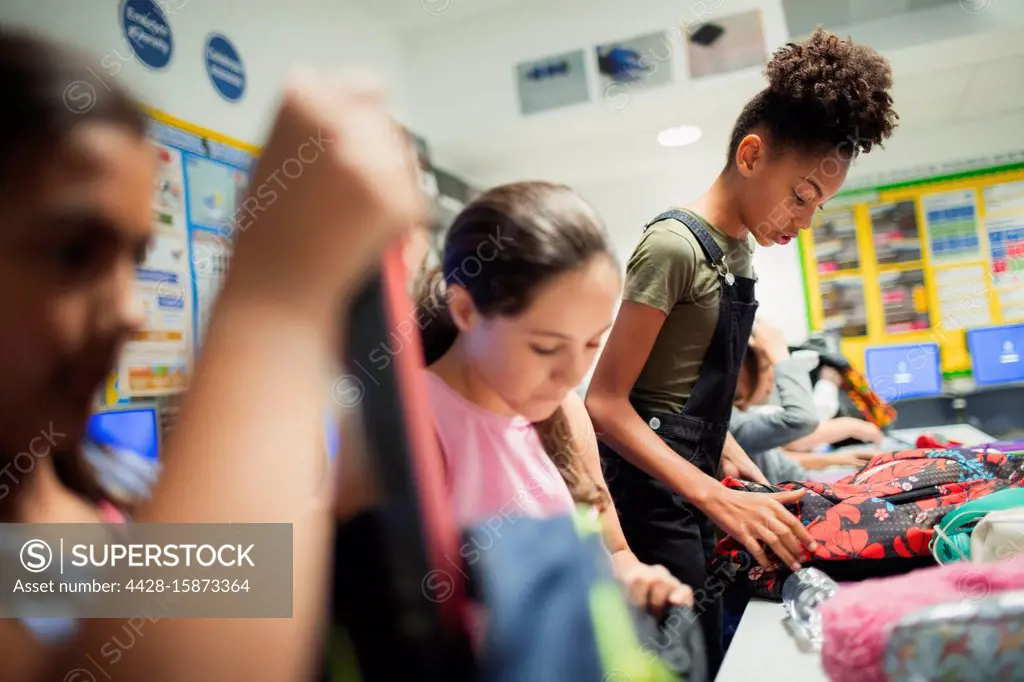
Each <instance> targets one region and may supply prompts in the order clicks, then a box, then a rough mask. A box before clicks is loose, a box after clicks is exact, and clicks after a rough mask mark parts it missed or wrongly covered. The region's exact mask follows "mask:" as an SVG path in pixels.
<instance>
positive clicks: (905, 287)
mask: <svg viewBox="0 0 1024 682" xmlns="http://www.w3.org/2000/svg"><path fill="white" fill-rule="evenodd" d="M878 284H879V286H880V287H881V289H882V312H883V314H884V316H885V332H886V333H887V334H899V333H901V332H910V331H918V330H921V329H928V328H929V327H930V326H931V321H930V319H929V316H928V292H927V290H926V289H925V285H924V270H920V269H914V270H905V271H903V272H883V273H881V274H880V275H879V276H878Z"/></svg>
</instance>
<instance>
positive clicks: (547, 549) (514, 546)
mask: <svg viewBox="0 0 1024 682" xmlns="http://www.w3.org/2000/svg"><path fill="white" fill-rule="evenodd" d="M495 534H499V535H500V542H496V541H495V540H496V538H495ZM466 543H467V544H466V545H464V547H471V548H475V549H472V550H470V551H467V552H464V553H463V556H464V557H465V558H466V560H467V564H468V567H469V571H470V572H471V574H472V579H473V581H474V583H475V584H476V591H477V592H478V594H479V597H480V601H482V602H483V603H484V604H486V607H487V614H488V615H487V634H486V637H485V640H484V649H483V652H482V656H481V670H480V672H481V676H480V679H483V680H487V681H488V682H542V681H544V680H552V681H554V680H575V681H578V682H588V681H593V682H601V680H602V679H603V678H604V677H605V671H604V670H603V669H602V665H601V662H600V657H599V652H598V649H597V644H596V640H595V632H594V627H593V623H592V619H591V610H590V609H591V607H590V596H591V586H592V585H594V584H595V583H596V582H598V581H602V580H604V581H614V580H615V578H614V576H613V575H612V572H611V567H610V566H609V565H608V563H607V561H606V560H605V558H604V555H603V551H604V550H603V547H602V545H601V539H600V537H599V536H593V537H585V538H582V539H581V538H580V537H579V535H578V534H577V531H576V527H575V524H574V521H573V519H572V518H571V517H568V516H563V517H555V518H550V519H526V518H519V519H514V520H512V522H510V523H508V524H505V525H504V527H500V528H497V529H495V528H494V527H493V524H491V525H485V526H478V527H476V528H473V529H471V530H469V531H467V533H466ZM581 550H582V551H581Z"/></svg>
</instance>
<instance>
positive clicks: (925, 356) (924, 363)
mask: <svg viewBox="0 0 1024 682" xmlns="http://www.w3.org/2000/svg"><path fill="white" fill-rule="evenodd" d="M864 364H865V366H866V368H867V379H868V383H869V384H870V385H871V388H872V389H873V390H874V391H875V393H877V394H878V395H879V397H881V398H882V399H883V400H886V401H888V402H890V403H895V402H897V401H899V400H904V399H906V398H920V397H923V396H929V395H940V394H941V393H942V369H941V367H940V365H939V346H938V344H936V343H909V344H901V345H898V346H872V347H869V348H867V349H866V350H865V351H864Z"/></svg>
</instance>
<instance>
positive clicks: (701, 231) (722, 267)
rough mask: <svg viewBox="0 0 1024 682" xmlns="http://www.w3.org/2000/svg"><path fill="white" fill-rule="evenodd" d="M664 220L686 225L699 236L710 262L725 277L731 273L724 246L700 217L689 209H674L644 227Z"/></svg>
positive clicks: (698, 239)
mask: <svg viewBox="0 0 1024 682" xmlns="http://www.w3.org/2000/svg"><path fill="white" fill-rule="evenodd" d="M662 220H675V221H678V222H680V223H682V224H683V225H686V227H687V228H688V229H689V230H690V232H692V233H693V236H694V237H696V238H697V242H698V243H699V244H700V248H701V250H702V251H704V255H705V256H706V257H707V259H708V264H709V265H711V267H713V268H714V269H715V270H717V271H718V273H719V274H720V275H722V276H723V277H724V276H725V275H727V274H728V273H729V267H728V265H726V262H725V253H723V252H722V247H720V246H719V245H718V242H716V241H715V238H714V237H712V236H711V232H710V231H709V230H708V228H706V227H705V226H704V224H703V221H701V219H700V218H698V217H697V216H696V215H694V214H693V213H690V212H689V211H680V210H679V209H672V210H670V211H665V212H664V213H662V214H660V215H659V216H657V217H656V218H655V219H654V220H652V221H651V222H649V223H647V224H646V225H644V229H645V230H646V229H647V228H648V227H650V226H651V225H653V224H654V223H658V222H661V221H662Z"/></svg>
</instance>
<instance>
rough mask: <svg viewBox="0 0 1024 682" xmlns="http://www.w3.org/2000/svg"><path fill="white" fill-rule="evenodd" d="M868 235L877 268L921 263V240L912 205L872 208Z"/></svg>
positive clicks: (909, 202) (901, 204)
mask: <svg viewBox="0 0 1024 682" xmlns="http://www.w3.org/2000/svg"><path fill="white" fill-rule="evenodd" d="M871 232H872V236H873V239H874V243H875V260H877V261H878V263H879V265H885V264H891V263H913V262H916V261H919V260H921V237H920V233H919V231H918V228H917V211H916V210H915V209H914V202H913V201H900V202H898V203H895V204H886V205H882V206H875V207H874V208H872V209H871Z"/></svg>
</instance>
